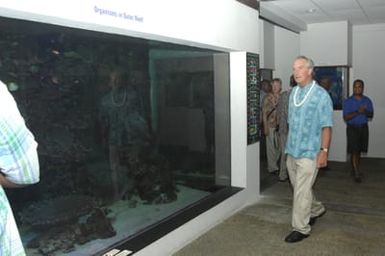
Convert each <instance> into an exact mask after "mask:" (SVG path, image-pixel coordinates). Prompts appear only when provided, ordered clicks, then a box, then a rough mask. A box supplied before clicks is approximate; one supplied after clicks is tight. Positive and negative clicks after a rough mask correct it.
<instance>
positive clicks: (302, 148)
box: [285, 82, 333, 159]
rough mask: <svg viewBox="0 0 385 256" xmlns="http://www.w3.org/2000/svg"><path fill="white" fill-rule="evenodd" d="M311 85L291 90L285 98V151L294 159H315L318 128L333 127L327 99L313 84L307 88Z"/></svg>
mask: <svg viewBox="0 0 385 256" xmlns="http://www.w3.org/2000/svg"><path fill="white" fill-rule="evenodd" d="M312 84H313V82H312V83H310V84H308V85H306V86H304V87H300V86H296V87H294V88H293V90H292V92H291V94H290V98H289V116H288V124H289V134H288V140H287V143H286V149H285V152H286V153H287V154H289V155H291V156H292V157H294V158H309V159H315V158H316V156H317V154H318V152H319V150H320V146H321V132H322V128H324V127H332V126H333V104H332V101H331V99H330V96H329V94H328V93H327V92H326V91H325V90H324V89H323V88H322V87H321V86H319V85H318V84H316V83H315V84H314V87H313V89H311V88H312ZM310 89H311V91H310ZM296 91H297V92H296ZM305 98H306V99H305ZM294 101H295V102H296V104H297V106H295V104H294ZM301 103H303V104H301ZM298 105H300V106H298Z"/></svg>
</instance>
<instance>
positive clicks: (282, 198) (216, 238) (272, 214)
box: [174, 158, 385, 256]
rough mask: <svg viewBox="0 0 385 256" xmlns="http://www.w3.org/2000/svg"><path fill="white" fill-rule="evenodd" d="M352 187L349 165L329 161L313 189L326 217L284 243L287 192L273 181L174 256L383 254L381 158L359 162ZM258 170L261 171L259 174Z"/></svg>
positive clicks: (384, 164)
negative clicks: (301, 236) (357, 176)
mask: <svg viewBox="0 0 385 256" xmlns="http://www.w3.org/2000/svg"><path fill="white" fill-rule="evenodd" d="M361 166H362V170H363V173H364V180H363V182H362V183H355V182H354V181H353V179H352V177H351V176H350V166H349V163H338V162H329V167H330V169H329V170H326V171H320V173H319V175H318V179H317V183H316V184H315V187H314V190H315V194H316V195H317V198H318V199H320V200H321V201H322V202H323V203H324V204H325V206H326V208H327V213H326V214H325V215H324V216H323V217H322V218H320V219H318V220H317V222H316V223H315V224H314V226H313V228H312V233H311V235H310V237H308V238H306V239H305V240H303V241H301V242H298V243H294V244H288V243H286V242H284V238H285V236H286V235H287V234H289V232H290V231H291V227H290V222H291V203H292V191H291V187H290V185H289V183H287V182H285V183H282V182H274V183H272V184H270V185H269V186H268V187H267V188H265V189H264V190H263V191H262V192H261V200H260V201H259V202H258V203H257V204H255V205H252V206H249V207H247V208H245V209H243V210H242V211H240V212H239V213H237V214H236V215H234V216H233V217H231V218H229V219H227V220H225V221H224V222H223V223H221V224H219V225H218V226H216V227H214V228H213V229H211V230H210V231H209V232H207V233H205V234H204V235H202V236H201V237H199V238H198V239H197V240H195V241H194V242H192V243H191V244H189V245H187V246H186V247H185V248H183V249H182V250H180V251H179V252H177V253H175V254H174V256H198V255H199V256H206V255H207V256H215V255H218V256H219V255H220V256H225V255H231V256H238V255H239V256H253V255H296V256H298V255H338V256H340V255H385V159H368V158H364V159H362V163H361ZM261 171H263V169H262V170H261Z"/></svg>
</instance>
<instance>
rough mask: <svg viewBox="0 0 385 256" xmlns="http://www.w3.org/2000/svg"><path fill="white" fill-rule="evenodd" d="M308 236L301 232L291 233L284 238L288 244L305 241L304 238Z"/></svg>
mask: <svg viewBox="0 0 385 256" xmlns="http://www.w3.org/2000/svg"><path fill="white" fill-rule="evenodd" d="M308 236H309V235H305V234H302V233H301V232H298V231H293V232H291V233H290V234H289V235H288V236H287V237H286V238H285V242H288V243H295V242H299V241H301V240H303V239H305V238H306V237H308Z"/></svg>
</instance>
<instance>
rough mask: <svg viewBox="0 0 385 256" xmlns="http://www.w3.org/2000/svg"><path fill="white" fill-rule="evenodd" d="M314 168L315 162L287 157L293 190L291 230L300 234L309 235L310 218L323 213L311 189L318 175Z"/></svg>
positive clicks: (322, 207)
mask: <svg viewBox="0 0 385 256" xmlns="http://www.w3.org/2000/svg"><path fill="white" fill-rule="evenodd" d="M316 166H317V165H316V160H311V159H308V158H299V159H296V158H294V157H292V156H290V155H288V156H287V170H288V173H289V178H290V182H291V184H292V186H293V190H294V191H293V213H292V221H291V225H292V227H293V230H295V231H298V232H301V233H302V234H309V233H310V230H311V227H310V225H309V220H310V217H314V216H318V215H320V214H321V213H322V212H323V211H325V207H324V206H323V205H322V203H321V202H319V201H317V200H316V198H315V196H314V194H313V189H312V187H313V184H314V182H315V180H316V177H317V173H318V169H317V167H316Z"/></svg>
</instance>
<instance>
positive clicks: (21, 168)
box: [0, 82, 39, 256]
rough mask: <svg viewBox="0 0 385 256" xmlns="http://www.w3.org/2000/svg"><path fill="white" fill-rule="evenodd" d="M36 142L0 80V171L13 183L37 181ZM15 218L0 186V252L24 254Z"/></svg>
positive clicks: (4, 255) (1, 254) (14, 255)
mask: <svg viewBox="0 0 385 256" xmlns="http://www.w3.org/2000/svg"><path fill="white" fill-rule="evenodd" d="M36 148H37V143H36V141H35V138H34V136H33V135H32V133H31V132H30V131H29V129H28V128H27V127H26V125H25V123H24V119H23V117H22V116H21V115H20V112H19V110H18V108H17V105H16V102H15V100H14V99H13V97H12V95H11V94H10V93H9V91H8V88H7V86H6V85H5V84H3V83H2V82H0V172H1V173H2V175H4V176H5V178H7V179H8V180H9V181H11V182H13V183H17V184H32V183H36V182H38V181H39V160H38V156H37V150H36ZM24 255H25V252H24V248H23V245H22V242H21V240H20V235H19V231H18V229H17V226H16V223H15V219H14V216H13V213H12V210H11V207H10V205H9V202H8V199H7V196H6V194H5V192H4V190H3V188H2V187H1V186H0V256H24Z"/></svg>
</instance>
